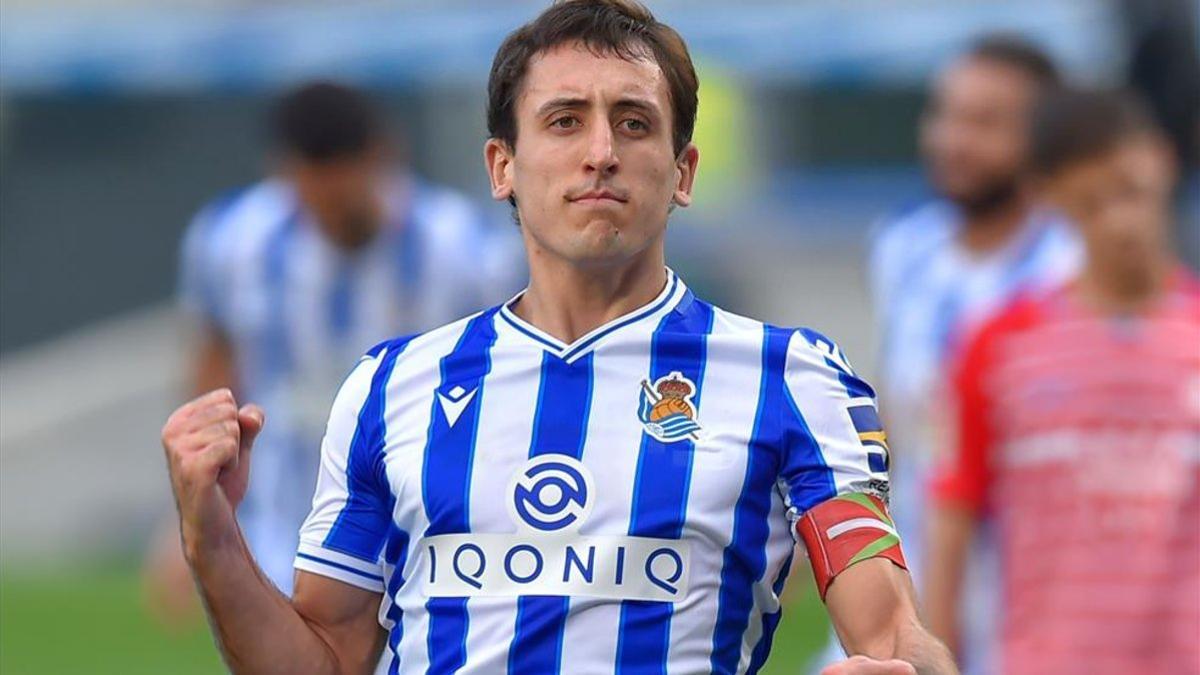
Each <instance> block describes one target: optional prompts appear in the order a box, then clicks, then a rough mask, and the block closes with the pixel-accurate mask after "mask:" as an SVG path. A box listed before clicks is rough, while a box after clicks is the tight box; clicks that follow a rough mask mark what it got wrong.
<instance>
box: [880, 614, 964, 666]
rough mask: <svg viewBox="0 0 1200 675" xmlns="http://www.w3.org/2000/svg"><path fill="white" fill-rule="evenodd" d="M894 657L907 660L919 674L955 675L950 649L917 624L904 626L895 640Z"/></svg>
mask: <svg viewBox="0 0 1200 675" xmlns="http://www.w3.org/2000/svg"><path fill="white" fill-rule="evenodd" d="M895 658H897V659H900V660H901V661H907V662H909V663H911V664H912V665H913V667H914V668H916V669H917V672H918V673H919V674H920V675H957V673H958V667H957V666H956V665H955V664H954V657H953V656H951V655H950V650H948V649H946V646H945V645H943V644H942V643H941V642H939V641H938V639H937V638H935V637H933V635H931V634H930V633H929V631H927V630H925V629H924V628H922V627H921V626H919V625H914V626H910V627H908V628H906V629H905V630H904V631H903V632H902V634H901V635H900V636H899V637H898V639H897V640H896V654H895Z"/></svg>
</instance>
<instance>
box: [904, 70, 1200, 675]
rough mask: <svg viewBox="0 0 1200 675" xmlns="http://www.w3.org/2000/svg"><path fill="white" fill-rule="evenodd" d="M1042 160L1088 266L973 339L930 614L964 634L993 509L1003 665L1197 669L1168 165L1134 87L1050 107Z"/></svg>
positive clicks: (1190, 369)
mask: <svg viewBox="0 0 1200 675" xmlns="http://www.w3.org/2000/svg"><path fill="white" fill-rule="evenodd" d="M1033 138H1034V141H1033V150H1032V159H1033V164H1034V167H1035V169H1036V171H1038V172H1039V173H1040V174H1041V176H1042V177H1043V180H1044V185H1045V192H1046V194H1047V196H1048V198H1049V199H1051V200H1052V201H1053V202H1054V203H1056V204H1058V205H1059V206H1061V207H1062V208H1063V209H1064V210H1065V211H1066V213H1068V214H1069V215H1070V217H1071V218H1072V220H1073V221H1074V222H1075V223H1076V224H1077V226H1078V228H1079V231H1080V232H1081V234H1082V235H1083V240H1084V242H1085V247H1086V263H1085V266H1084V268H1083V270H1082V272H1081V273H1080V274H1079V276H1078V278H1076V279H1075V280H1074V281H1073V282H1071V283H1069V284H1067V285H1065V286H1063V287H1061V288H1058V289H1054V290H1051V291H1046V292H1042V293H1030V294H1028V295H1026V296H1023V297H1022V298H1020V299H1019V300H1017V301H1016V302H1015V303H1014V305H1013V306H1012V307H1010V308H1009V309H1007V310H1005V311H1004V312H1003V313H1002V314H1001V315H1000V316H999V317H997V318H995V319H994V320H993V321H991V322H989V323H988V324H986V325H985V326H984V327H983V328H982V329H981V330H980V332H979V334H978V335H977V336H976V337H975V339H973V340H972V341H971V342H970V343H969V345H968V346H967V348H966V350H965V352H964V354H963V356H962V358H961V361H960V364H959V366H958V368H957V370H956V374H955V379H954V385H953V393H954V397H953V398H954V403H955V405H954V408H955V409H956V414H955V418H956V420H957V425H956V427H957V434H956V436H957V439H956V443H955V445H954V452H953V454H952V455H951V456H950V457H949V458H948V459H947V461H946V462H945V465H944V466H943V467H941V469H940V470H939V473H938V475H937V478H936V480H935V482H934V499H935V500H936V503H937V507H936V509H935V511H934V513H935V519H934V529H933V534H932V539H931V546H930V552H931V559H930V566H929V570H928V572H929V573H928V575H927V577H926V579H927V581H926V582H925V584H926V586H927V587H928V593H927V601H928V604H927V611H928V616H929V621H930V625H931V626H932V627H934V628H935V629H936V630H938V631H940V632H941V634H942V635H944V636H945V637H946V638H947V639H948V640H949V641H950V642H951V643H953V642H954V641H955V638H954V630H955V626H956V625H957V622H956V620H955V612H956V610H957V607H958V603H957V595H958V593H959V579H960V578H961V575H962V568H963V554H964V551H966V549H967V546H968V543H969V541H970V540H971V538H972V536H973V532H974V530H975V524H976V522H977V521H978V519H979V517H980V516H981V515H982V514H983V513H985V512H989V513H991V515H992V516H993V517H994V518H995V519H996V521H997V532H998V537H999V544H1000V546H1001V552H1002V565H1001V570H1002V574H1001V577H1000V579H999V581H1000V583H1001V585H1002V589H1003V596H1004V612H1005V616H1004V629H1003V640H1002V649H1001V650H1000V651H1001V653H1000V654H999V660H998V661H997V662H995V663H993V664H992V667H991V671H990V672H997V673H1022V674H1024V673H1056V674H1064V675H1069V674H1071V673H1089V674H1090V673H1179V674H1186V673H1200V641H1197V636H1198V635H1200V285H1198V283H1197V280H1196V279H1195V278H1194V277H1193V276H1192V275H1191V274H1190V273H1188V272H1185V271H1184V270H1183V268H1182V267H1181V265H1180V264H1179V263H1178V262H1177V260H1176V258H1175V257H1174V256H1173V255H1172V254H1171V252H1170V248H1169V243H1168V241H1169V236H1170V229H1171V228H1170V220H1171V218H1170V215H1169V214H1170V209H1171V189H1172V186H1173V183H1174V178H1175V176H1174V167H1173V166H1172V160H1171V153H1170V149H1169V147H1168V145H1167V142H1166V140H1165V139H1164V136H1163V135H1162V133H1161V132H1160V131H1159V130H1158V129H1157V128H1156V127H1155V126H1154V124H1153V123H1152V121H1151V118H1150V117H1149V115H1148V114H1147V113H1146V112H1145V110H1144V109H1143V108H1142V107H1141V106H1140V105H1139V104H1138V103H1137V102H1136V101H1135V100H1133V99H1131V98H1128V97H1127V96H1125V95H1121V94H1115V93H1105V92H1076V91H1067V92H1062V93H1059V94H1055V95H1053V96H1051V97H1050V98H1048V99H1047V100H1046V101H1045V102H1044V103H1043V104H1041V105H1039V107H1038V109H1037V112H1036V113H1035V117H1034V127H1033Z"/></svg>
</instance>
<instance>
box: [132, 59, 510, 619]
mask: <svg viewBox="0 0 1200 675" xmlns="http://www.w3.org/2000/svg"><path fill="white" fill-rule="evenodd" d="M271 127H272V129H271V131H272V134H273V136H274V138H273V141H274V145H275V148H274V150H275V152H276V154H277V159H278V171H277V173H276V175H274V176H271V177H268V178H267V179H265V180H263V181H261V182H259V183H256V184H254V185H251V186H249V187H246V188H244V189H241V190H236V191H234V192H232V193H230V194H228V195H226V196H224V197H221V198H219V199H217V200H215V201H213V202H212V203H210V204H209V205H208V206H206V207H205V208H203V209H202V210H201V211H200V212H199V214H198V215H197V216H196V217H195V219H194V220H193V222H192V224H191V226H190V227H189V229H188V232H187V235H186V237H185V240H184V246H183V252H182V261H181V262H182V276H181V293H182V299H183V304H184V307H185V310H186V312H187V314H188V315H189V317H190V318H191V319H192V320H193V327H194V330H195V336H196V339H195V341H194V344H195V347H194V352H193V356H192V359H191V361H192V367H191V372H190V387H191V389H192V390H193V391H196V392H202V391H208V390H211V389H212V388H214V387H220V386H228V387H232V388H233V389H234V390H235V391H238V392H240V393H241V394H242V395H244V396H249V397H252V398H254V399H255V400H261V401H268V402H270V408H271V411H272V415H273V420H272V421H273V428H272V429H271V430H268V431H266V432H265V433H264V434H263V437H262V438H261V439H260V440H259V446H258V449H259V450H260V451H261V452H258V453H257V454H256V455H255V459H254V470H255V475H256V477H257V478H256V481H255V484H254V488H253V489H252V490H250V492H249V493H248V494H247V495H246V499H245V501H244V502H243V503H242V505H241V508H240V509H239V513H238V518H239V521H240V522H241V524H242V527H243V529H244V531H245V533H246V536H247V539H248V543H249V545H250V547H251V549H252V551H253V553H254V556H255V559H256V560H257V561H258V563H259V565H260V566H261V567H262V569H263V571H264V572H265V573H266V574H267V576H268V577H269V578H270V579H271V581H272V582H273V583H274V584H275V585H276V586H277V587H278V588H279V589H280V590H282V591H283V592H285V593H290V591H291V587H292V560H293V558H294V556H295V551H296V545H297V541H298V540H297V532H298V529H299V527H300V523H301V522H302V521H303V520H304V516H305V515H306V514H307V513H308V510H309V507H310V506H311V500H312V490H313V485H314V484H315V482H316V476H317V465H318V459H319V452H318V449H319V447H320V439H321V435H322V433H323V432H324V422H325V419H326V416H327V411H328V408H329V404H330V402H331V401H332V400H333V395H334V393H335V392H336V391H337V388H338V385H339V384H340V382H341V381H342V380H343V379H344V378H345V376H346V373H347V364H349V363H353V362H354V360H355V359H356V358H357V356H358V355H359V354H361V353H362V352H363V351H364V350H365V349H366V348H367V347H370V346H371V345H372V344H375V343H376V342H379V341H380V340H381V339H383V338H385V337H387V336H390V335H395V334H397V333H407V332H415V331H419V330H424V329H428V328H431V327H433V326H436V325H439V324H442V323H445V322H447V321H449V320H450V319H453V318H456V317H459V316H462V315H463V314H466V313H469V312H472V311H475V310H477V309H480V308H482V307H484V306H487V305H489V304H493V303H495V302H497V301H499V300H501V299H503V298H504V297H506V296H507V295H509V294H511V293H512V292H513V291H514V290H515V289H516V288H518V287H519V285H520V283H521V282H522V281H523V275H524V265H523V264H522V263H521V260H520V252H519V251H520V240H519V238H518V237H517V236H516V233H515V228H506V227H504V226H503V225H499V224H493V223H490V222H488V221H487V219H486V218H485V217H484V216H483V214H482V212H481V211H479V210H478V209H477V208H476V207H475V206H474V205H473V204H471V203H470V202H469V201H468V200H467V199H466V198H464V197H463V196H461V195H459V194H457V193H455V192H453V191H451V190H448V189H446V188H442V187H438V186H435V185H432V184H430V183H428V182H426V181H423V180H421V179H420V178H418V177H417V176H415V175H413V173H412V172H411V171H409V170H407V169H406V168H405V167H403V166H399V165H398V164H397V163H396V162H394V161H393V156H392V155H393V153H392V147H391V143H390V139H389V137H388V134H387V131H386V130H385V127H384V124H383V122H382V120H381V118H380V115H379V113H378V111H376V110H375V108H374V107H373V106H372V104H371V102H370V101H368V100H367V99H366V97H365V96H364V95H363V94H361V93H359V92H357V91H355V90H353V89H350V88H347V87H344V86H341V85H336V84H332V83H314V84H310V85H306V86H303V87H301V88H298V89H296V90H294V91H292V92H289V93H288V94H286V95H284V96H283V97H282V98H281V99H280V100H279V101H278V102H277V104H276V106H275V109H274V111H273V113H272V117H271ZM152 560H153V562H152V567H151V576H152V579H155V580H156V581H155V584H154V587H155V588H157V590H158V592H159V593H160V596H159V600H160V601H162V602H163V603H165V604H167V605H170V604H176V605H178V604H180V603H184V606H186V605H188V604H191V603H190V594H191V590H190V586H191V580H190V577H189V576H188V575H187V573H186V565H185V563H184V562H183V559H182V556H181V555H180V553H179V545H178V535H177V534H176V533H174V532H171V533H169V534H168V535H165V536H164V537H163V539H162V541H160V542H158V543H157V545H156V550H155V552H154V556H153V559H152Z"/></svg>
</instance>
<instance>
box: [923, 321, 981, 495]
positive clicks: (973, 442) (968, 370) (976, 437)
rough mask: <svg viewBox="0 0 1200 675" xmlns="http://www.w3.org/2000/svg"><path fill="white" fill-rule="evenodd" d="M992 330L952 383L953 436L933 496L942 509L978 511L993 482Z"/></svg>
mask: <svg viewBox="0 0 1200 675" xmlns="http://www.w3.org/2000/svg"><path fill="white" fill-rule="evenodd" d="M992 333H993V331H992V329H987V328H985V329H984V330H983V331H981V332H980V333H979V334H978V335H977V336H976V337H975V338H974V339H973V340H971V341H970V342H968V343H967V345H966V349H965V350H963V352H962V353H961V354H959V356H958V357H957V358H956V359H955V363H954V366H953V368H952V371H951V372H952V374H951V378H950V383H949V387H948V389H949V396H948V398H949V401H947V404H948V405H949V407H950V419H951V430H952V433H950V434H949V439H950V440H949V447H948V448H946V452H944V453H942V457H941V458H940V459H939V461H938V463H937V465H936V466H935V468H934V473H933V480H932V482H931V483H930V490H931V491H932V495H933V498H934V500H936V501H938V502H940V503H948V504H957V505H959V506H966V507H967V508H969V509H971V510H972V511H979V510H981V509H982V508H983V506H984V504H985V502H986V500H987V490H988V484H989V483H990V481H991V478H990V471H989V468H988V467H989V460H988V457H989V454H990V451H991V446H992V444H993V442H994V440H993V436H994V434H993V433H992V429H991V425H990V423H989V422H988V420H989V418H990V416H991V402H990V400H989V397H988V396H987V395H986V394H985V392H984V386H983V382H984V379H985V377H986V374H987V370H988V368H989V365H988V361H989V359H988V355H989V353H990V352H991V347H990V345H991V344H992V339H991V336H992Z"/></svg>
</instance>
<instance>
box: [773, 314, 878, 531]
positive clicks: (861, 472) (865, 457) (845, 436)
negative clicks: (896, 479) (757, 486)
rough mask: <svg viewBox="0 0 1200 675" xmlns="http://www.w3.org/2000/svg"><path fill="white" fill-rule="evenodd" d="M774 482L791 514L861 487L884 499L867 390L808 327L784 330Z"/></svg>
mask: <svg viewBox="0 0 1200 675" xmlns="http://www.w3.org/2000/svg"><path fill="white" fill-rule="evenodd" d="M784 400H785V404H784V406H783V408H784V410H783V411H782V414H783V418H784V421H783V425H782V428H783V446H784V462H783V465H782V469H781V475H780V481H781V483H780V487H781V490H782V491H783V492H784V499H785V502H786V504H787V506H788V516H789V518H790V519H792V520H793V522H795V521H796V520H797V519H799V518H800V516H802V515H804V513H805V512H806V511H808V510H809V509H811V508H812V507H814V506H816V505H818V504H820V503H822V502H824V501H826V500H828V499H832V498H834V497H836V496H838V495H842V494H847V493H867V494H873V495H876V496H878V497H879V498H880V499H883V500H884V501H885V502H886V500H887V493H888V446H887V435H886V433H885V432H884V429H883V425H882V424H881V423H880V419H879V413H878V409H877V407H876V401H875V392H874V390H873V389H871V387H870V385H868V384H867V383H866V382H865V381H864V380H863V379H862V378H860V377H859V376H858V375H857V374H856V373H855V372H854V369H853V368H852V367H851V366H850V363H849V361H848V360H847V359H846V356H845V354H844V353H842V350H841V349H840V348H839V347H838V346H837V345H836V344H835V343H834V342H833V341H832V340H830V339H828V338H826V337H825V336H823V335H821V334H820V333H817V332H816V331H812V330H808V329H799V330H797V331H795V332H794V333H793V335H792V336H791V338H790V340H789V342H788V347H787V358H786V364H785V368H784Z"/></svg>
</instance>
